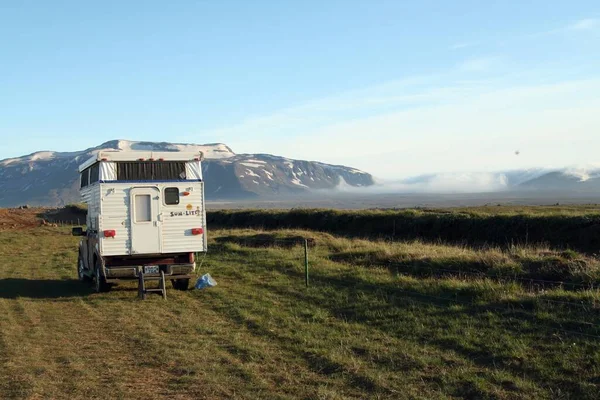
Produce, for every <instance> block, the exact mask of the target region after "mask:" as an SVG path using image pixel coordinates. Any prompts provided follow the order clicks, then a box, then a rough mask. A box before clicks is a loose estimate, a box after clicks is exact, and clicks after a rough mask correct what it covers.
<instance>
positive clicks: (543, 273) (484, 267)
mask: <svg viewBox="0 0 600 400" xmlns="http://www.w3.org/2000/svg"><path fill="white" fill-rule="evenodd" d="M329 259H330V260H332V261H334V262H338V263H343V264H346V265H359V266H363V267H370V266H375V267H384V268H388V269H389V270H390V272H392V273H395V274H400V273H403V274H409V275H412V276H415V277H418V278H421V277H427V278H429V277H442V278H443V277H461V278H471V279H482V278H490V279H497V280H502V281H515V282H520V283H522V284H523V285H524V286H528V287H529V288H530V289H531V290H542V289H545V288H552V287H561V288H563V289H565V290H585V289H589V288H593V287H597V286H598V285H599V284H600V271H598V269H597V267H596V266H595V265H594V264H588V262H587V261H586V260H584V259H568V258H567V257H562V256H547V257H544V258H542V259H540V260H528V259H523V258H520V259H516V260H515V261H516V262H517V263H518V266H519V268H518V269H515V268H512V267H510V266H503V265H496V266H490V265H489V263H488V262H486V261H485V260H476V261H473V260H465V259H462V258H460V257H447V258H444V259H436V258H432V257H425V258H419V259H412V258H410V259H406V260H401V261H395V260H389V259H386V258H385V257H383V258H382V257H380V256H379V255H378V254H377V252H373V251H363V252H345V253H337V254H332V255H330V256H329Z"/></svg>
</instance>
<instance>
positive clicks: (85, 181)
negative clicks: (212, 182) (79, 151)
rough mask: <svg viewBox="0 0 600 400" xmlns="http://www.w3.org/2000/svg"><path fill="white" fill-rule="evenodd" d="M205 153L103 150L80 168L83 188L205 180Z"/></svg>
mask: <svg viewBox="0 0 600 400" xmlns="http://www.w3.org/2000/svg"><path fill="white" fill-rule="evenodd" d="M202 158H203V154H202V152H197V153H196V152H174V151H100V152H98V154H96V155H95V156H94V157H92V158H90V159H89V160H87V161H86V162H84V163H83V164H81V165H80V166H79V172H80V173H81V188H84V187H86V186H88V185H91V184H93V183H96V182H114V181H140V180H141V181H148V180H150V181H158V180H161V181H172V180H177V181H179V180H197V181H202V167H201V165H200V164H201V163H200V162H201V160H202Z"/></svg>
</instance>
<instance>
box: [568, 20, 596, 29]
mask: <svg viewBox="0 0 600 400" xmlns="http://www.w3.org/2000/svg"><path fill="white" fill-rule="evenodd" d="M599 27H600V19H598V18H584V19H580V20H579V21H576V22H574V23H573V24H571V25H569V26H567V29H568V30H571V31H591V30H594V29H596V28H599Z"/></svg>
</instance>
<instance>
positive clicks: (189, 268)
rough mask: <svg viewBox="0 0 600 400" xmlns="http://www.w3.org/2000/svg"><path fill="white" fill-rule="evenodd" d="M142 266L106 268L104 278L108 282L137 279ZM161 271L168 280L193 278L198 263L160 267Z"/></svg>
mask: <svg viewBox="0 0 600 400" xmlns="http://www.w3.org/2000/svg"><path fill="white" fill-rule="evenodd" d="M140 267H142V265H128V266H126V267H105V268H104V276H105V277H106V281H107V282H110V281H116V280H120V279H137V278H138V269H139V268H140ZM160 269H161V271H164V273H165V278H166V279H186V278H191V277H192V276H191V274H192V273H193V272H194V271H195V269H196V263H191V264H189V263H188V264H171V265H160ZM147 276H150V275H147Z"/></svg>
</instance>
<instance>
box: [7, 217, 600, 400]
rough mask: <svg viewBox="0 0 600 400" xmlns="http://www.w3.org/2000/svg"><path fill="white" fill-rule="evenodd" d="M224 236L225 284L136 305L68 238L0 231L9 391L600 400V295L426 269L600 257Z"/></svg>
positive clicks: (214, 263) (219, 264)
mask: <svg viewBox="0 0 600 400" xmlns="http://www.w3.org/2000/svg"><path fill="white" fill-rule="evenodd" d="M210 235H211V236H210V247H209V248H210V252H209V254H208V255H207V256H206V258H204V259H203V264H202V267H201V270H200V273H205V272H210V273H211V275H212V276H213V277H214V278H215V279H216V280H217V282H218V286H217V287H214V288H211V289H208V290H204V291H189V292H177V291H174V290H169V292H168V296H169V299H168V300H167V301H166V302H165V301H163V300H162V299H161V298H160V297H159V296H150V297H149V299H148V300H146V301H140V300H138V299H137V298H136V296H137V292H136V289H135V285H134V284H133V283H130V284H125V285H119V286H117V287H115V289H114V290H113V291H112V292H110V293H104V294H93V293H92V292H91V290H90V289H89V288H88V287H86V286H84V285H83V284H80V283H79V282H77V281H75V261H76V251H75V249H76V239H74V238H72V237H70V236H69V235H68V231H67V229H66V228H39V229H32V230H26V231H18V232H2V233H0V259H2V265H1V266H0V398H6V399H10V398H83V397H85V398H123V399H125V398H127V399H129V398H157V397H166V398H207V399H215V398H240V399H257V398H264V399H287V398H290V399H291V398H309V399H345V398H356V399H364V398H382V399H384V398H389V399H398V398H400V399H402V398H411V399H412V398H421V399H430V398H436V399H437V398H441V399H444V398H465V397H466V398H490V399H516V398H523V399H529V398H548V399H557V398H563V399H596V398H597V394H598V393H599V390H600V378H598V377H599V376H600V344H599V343H600V342H599V338H597V337H594V336H600V327H598V325H599V324H600V318H599V312H600V311H599V308H598V306H597V303H598V300H600V295H599V294H598V291H597V290H589V289H585V288H580V290H572V288H571V290H566V288H565V287H561V286H548V287H537V286H531V285H527V284H523V283H522V282H521V281H514V280H507V281H499V280H496V279H488V278H482V277H480V276H477V275H472V274H464V275H454V274H450V275H444V274H433V275H432V274H421V273H419V269H423V268H435V267H438V268H440V266H448V265H450V266H453V267H455V266H456V264H455V263H457V262H464V263H465V265H467V264H472V263H473V262H475V263H479V264H477V265H487V266H488V267H489V268H491V269H492V270H496V269H499V268H504V267H503V266H504V265H506V268H511V269H514V270H521V271H528V268H529V267H530V266H531V265H530V264H528V263H529V262H530V261H535V260H539V259H542V260H543V259H544V258H548V257H550V258H551V257H557V258H560V259H561V260H562V262H564V263H565V264H564V265H566V266H567V267H566V268H568V265H569V264H568V263H569V262H570V261H577V260H583V261H585V263H586V268H588V269H589V270H590V271H592V270H593V271H595V268H596V265H597V264H596V263H597V261H596V260H595V259H594V258H591V257H589V256H583V255H581V254H578V253H563V252H558V251H553V250H551V249H547V248H546V249H544V248H535V247H534V248H530V247H521V248H513V249H512V250H511V249H498V248H489V249H487V250H482V251H476V250H473V249H470V248H467V247H463V246H442V245H432V244H426V243H423V242H419V241H409V242H403V243H388V242H384V241H368V240H360V239H349V238H340V237H336V236H333V235H330V234H327V233H318V232H310V231H276V232H272V231H270V232H262V231H256V230H212V231H211V232H210ZM302 237H307V238H309V239H310V250H309V254H310V261H311V286H310V287H309V288H305V287H304V281H303V278H304V273H303V248H302V246H300V245H296V244H294V243H292V242H288V241H287V240H288V239H290V238H291V239H295V238H302ZM274 239H277V240H282V241H281V242H277V243H276V245H274ZM391 261H393V263H392V264H397V263H401V262H403V263H409V264H410V263H413V262H414V263H415V264H414V265H416V266H420V267H419V268H414V265H413V267H411V268H409V267H408V266H407V265H405V266H404V267H399V266H398V265H396V266H393V267H390V266H389V265H388V264H389V263H390V262H391ZM423 262H429V263H431V265H429V264H422V263H423ZM386 263H387V264H386ZM382 264H385V265H382ZM411 265H412V264H411ZM528 265H529V267H528ZM564 265H563V267H564Z"/></svg>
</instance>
